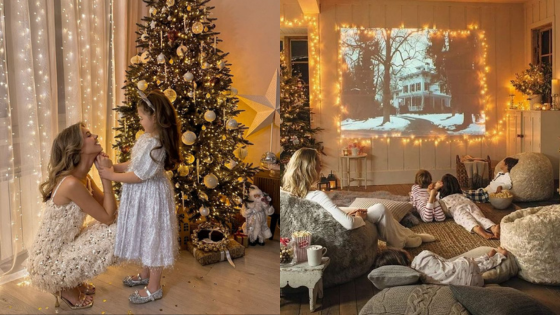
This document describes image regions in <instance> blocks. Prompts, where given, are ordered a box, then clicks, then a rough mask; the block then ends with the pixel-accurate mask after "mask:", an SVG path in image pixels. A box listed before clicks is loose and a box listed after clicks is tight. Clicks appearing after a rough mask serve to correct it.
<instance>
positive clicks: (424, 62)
mask: <svg viewBox="0 0 560 315" xmlns="http://www.w3.org/2000/svg"><path fill="white" fill-rule="evenodd" d="M340 36H341V38H340V45H341V47H340V49H341V61H342V71H341V78H340V79H341V83H342V84H341V99H340V101H341V105H342V106H343V111H342V113H343V114H342V121H341V131H342V135H343V136H344V137H372V136H390V137H399V136H401V137H410V136H447V135H484V133H485V117H484V105H485V103H486V101H487V96H486V92H487V91H486V78H485V74H486V72H487V68H486V66H485V57H486V44H485V40H484V32H482V31H478V30H464V31H440V30H434V29H406V28H395V29H382V28H373V29H356V28H342V29H341V32H340Z"/></svg>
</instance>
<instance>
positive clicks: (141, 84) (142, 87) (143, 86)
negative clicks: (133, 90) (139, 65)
mask: <svg viewBox="0 0 560 315" xmlns="http://www.w3.org/2000/svg"><path fill="white" fill-rule="evenodd" d="M136 86H137V87H138V89H139V90H140V91H145V90H146V89H147V88H148V83H147V82H146V80H140V81H138V83H136Z"/></svg>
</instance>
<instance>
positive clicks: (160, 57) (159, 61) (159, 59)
mask: <svg viewBox="0 0 560 315" xmlns="http://www.w3.org/2000/svg"><path fill="white" fill-rule="evenodd" d="M157 62H158V63H160V64H163V63H165V55H164V54H163V53H160V54H159V55H158V56H157Z"/></svg>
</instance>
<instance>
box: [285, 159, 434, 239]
mask: <svg viewBox="0 0 560 315" xmlns="http://www.w3.org/2000/svg"><path fill="white" fill-rule="evenodd" d="M320 172H321V158H320V156H319V154H318V152H317V151H316V150H315V149H310V148H301V149H299V150H298V151H296V152H295V153H294V155H293V156H292V158H291V159H290V162H289V163H288V166H287V167H286V171H285V173H284V177H283V179H282V182H283V183H282V190H284V191H286V192H288V193H290V194H292V195H294V196H297V197H300V198H305V199H307V200H311V201H314V202H316V203H318V204H319V205H321V206H322V207H323V208H324V209H325V210H327V211H328V212H329V213H330V214H331V215H332V216H333V217H334V218H335V220H337V221H338V222H339V223H340V224H341V225H342V226H344V228H346V229H347V230H352V229H357V228H359V227H362V226H364V225H365V222H364V220H368V221H370V222H372V223H373V224H375V225H376V226H377V229H378V231H379V237H380V239H381V240H383V241H386V242H387V245H388V246H391V247H395V248H404V247H407V248H414V247H418V246H420V244H422V242H433V241H434V240H435V238H434V237H433V236H432V235H430V234H416V233H414V232H412V231H411V230H410V229H408V228H405V227H404V226H402V225H401V224H399V222H397V221H396V220H395V219H394V218H393V216H392V214H391V212H390V211H388V210H387V209H386V208H385V206H383V205H382V204H375V205H373V206H371V207H369V208H368V209H367V210H365V209H353V208H339V207H337V206H336V205H335V204H334V203H333V202H332V201H331V200H330V198H329V197H328V196H327V195H326V194H325V193H324V192H322V191H319V190H314V191H311V187H313V186H314V184H315V183H317V181H318V180H319V174H320Z"/></svg>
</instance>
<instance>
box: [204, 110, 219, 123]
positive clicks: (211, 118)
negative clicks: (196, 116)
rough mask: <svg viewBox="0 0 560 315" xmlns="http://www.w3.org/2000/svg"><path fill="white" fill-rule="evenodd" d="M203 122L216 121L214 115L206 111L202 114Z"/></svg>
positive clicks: (212, 112)
mask: <svg viewBox="0 0 560 315" xmlns="http://www.w3.org/2000/svg"><path fill="white" fill-rule="evenodd" d="M204 120H206V121H207V122H213V121H214V120H216V113H214V111H211V110H208V111H206V113H204Z"/></svg>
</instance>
